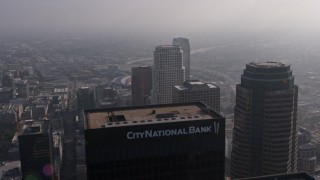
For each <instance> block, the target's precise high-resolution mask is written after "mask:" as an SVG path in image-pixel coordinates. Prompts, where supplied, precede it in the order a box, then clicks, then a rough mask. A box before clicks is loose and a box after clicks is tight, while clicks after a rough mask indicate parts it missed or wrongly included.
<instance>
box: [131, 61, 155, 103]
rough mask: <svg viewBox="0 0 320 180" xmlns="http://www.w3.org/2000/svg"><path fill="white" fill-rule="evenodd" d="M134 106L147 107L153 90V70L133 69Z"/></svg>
mask: <svg viewBox="0 0 320 180" xmlns="http://www.w3.org/2000/svg"><path fill="white" fill-rule="evenodd" d="M131 87H132V105H135V106H137V105H140V106H141V105H146V104H147V103H146V100H147V98H148V97H149V96H150V95H151V89H152V68H151V67H150V66H139V67H133V68H132V69H131Z"/></svg>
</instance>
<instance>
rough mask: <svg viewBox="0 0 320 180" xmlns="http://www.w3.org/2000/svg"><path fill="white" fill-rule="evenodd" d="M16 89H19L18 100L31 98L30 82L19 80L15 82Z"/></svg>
mask: <svg viewBox="0 0 320 180" xmlns="http://www.w3.org/2000/svg"><path fill="white" fill-rule="evenodd" d="M15 87H16V88H17V92H18V98H29V94H30V93H29V83H28V80H20V79H17V80H16V81H15Z"/></svg>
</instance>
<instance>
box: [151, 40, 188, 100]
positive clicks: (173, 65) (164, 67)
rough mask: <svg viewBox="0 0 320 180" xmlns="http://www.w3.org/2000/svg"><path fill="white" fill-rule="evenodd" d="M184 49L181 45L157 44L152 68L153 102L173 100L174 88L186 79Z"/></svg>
mask: <svg viewBox="0 0 320 180" xmlns="http://www.w3.org/2000/svg"><path fill="white" fill-rule="evenodd" d="M184 75H185V74H184V67H183V65H182V50H181V47H180V46H174V45H163V46H157V47H156V49H155V51H154V64H153V69H152V91H151V103H152V104H167V103H171V102H172V89H173V86H175V85H180V84H182V83H183V81H184Z"/></svg>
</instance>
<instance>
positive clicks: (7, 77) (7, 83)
mask: <svg viewBox="0 0 320 180" xmlns="http://www.w3.org/2000/svg"><path fill="white" fill-rule="evenodd" d="M2 87H11V88H15V85H14V78H13V76H12V75H11V74H4V75H3V76H2Z"/></svg>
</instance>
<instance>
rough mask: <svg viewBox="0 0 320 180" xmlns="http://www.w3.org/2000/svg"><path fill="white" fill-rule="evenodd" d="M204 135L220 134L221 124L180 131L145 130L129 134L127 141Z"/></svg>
mask: <svg viewBox="0 0 320 180" xmlns="http://www.w3.org/2000/svg"><path fill="white" fill-rule="evenodd" d="M202 133H215V134H218V133H219V122H214V124H213V126H199V127H196V126H188V127H185V128H178V129H163V130H145V131H140V132H132V131H130V132H127V139H143V138H157V137H164V136H179V135H188V134H202Z"/></svg>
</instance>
